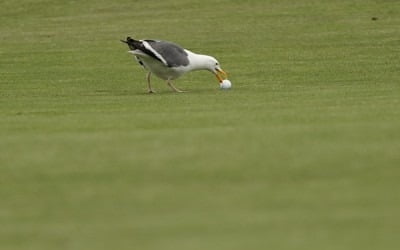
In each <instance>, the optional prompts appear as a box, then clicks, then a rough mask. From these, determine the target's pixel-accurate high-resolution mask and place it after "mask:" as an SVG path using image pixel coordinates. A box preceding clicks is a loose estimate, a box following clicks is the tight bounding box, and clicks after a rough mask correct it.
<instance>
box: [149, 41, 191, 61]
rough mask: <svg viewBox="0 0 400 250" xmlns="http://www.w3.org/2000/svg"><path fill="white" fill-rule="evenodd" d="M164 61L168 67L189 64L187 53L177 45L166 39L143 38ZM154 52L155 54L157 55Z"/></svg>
mask: <svg viewBox="0 0 400 250" xmlns="http://www.w3.org/2000/svg"><path fill="white" fill-rule="evenodd" d="M145 41H146V42H147V43H148V44H149V45H150V46H151V48H152V49H153V50H154V51H155V52H157V54H158V55H160V56H161V57H162V59H163V60H164V61H165V62H166V64H167V66H168V67H179V66H187V65H189V59H188V54H187V53H186V51H185V50H184V49H183V48H182V47H180V46H179V45H177V44H175V43H171V42H167V41H155V40H145ZM157 54H156V56H158V55H157Z"/></svg>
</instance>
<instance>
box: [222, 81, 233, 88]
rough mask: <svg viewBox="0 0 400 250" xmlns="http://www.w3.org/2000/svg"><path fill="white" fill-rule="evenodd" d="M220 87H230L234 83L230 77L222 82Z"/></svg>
mask: <svg viewBox="0 0 400 250" xmlns="http://www.w3.org/2000/svg"><path fill="white" fill-rule="evenodd" d="M220 87H221V89H230V88H231V87H232V83H231V81H229V80H228V79H225V80H223V81H222V82H221V83H220Z"/></svg>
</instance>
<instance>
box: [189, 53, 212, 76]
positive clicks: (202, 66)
mask: <svg viewBox="0 0 400 250" xmlns="http://www.w3.org/2000/svg"><path fill="white" fill-rule="evenodd" d="M188 54H189V60H190V62H191V63H190V69H191V70H192V71H194V70H210V67H209V61H210V56H207V55H201V54H196V53H193V52H191V51H188Z"/></svg>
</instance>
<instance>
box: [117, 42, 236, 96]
mask: <svg viewBox="0 0 400 250" xmlns="http://www.w3.org/2000/svg"><path fill="white" fill-rule="evenodd" d="M121 42H123V43H126V44H127V45H128V47H129V49H130V50H129V51H128V52H129V53H131V54H133V55H134V56H135V58H136V60H137V61H138V62H139V63H140V64H141V65H142V66H143V67H144V68H145V69H146V70H148V73H147V84H148V91H149V93H154V90H153V88H152V87H151V82H150V78H151V74H152V73H153V74H154V75H156V76H157V77H159V78H161V79H163V80H165V81H166V82H167V84H168V86H169V87H171V89H172V90H173V91H175V92H179V93H181V92H184V91H182V90H180V89H178V88H177V87H175V86H174V85H173V83H172V80H175V79H177V78H178V77H180V76H182V75H183V74H185V73H187V72H190V71H194V70H208V71H210V72H212V73H213V74H214V75H215V76H216V77H217V79H218V81H219V83H220V84H221V83H222V81H223V80H224V78H227V77H228V76H227V73H226V72H225V71H223V70H222V69H221V66H220V64H219V62H218V61H217V60H216V59H215V58H214V57H212V56H208V55H201V54H196V53H194V52H192V51H190V50H187V49H184V48H182V47H181V46H179V45H177V44H175V43H172V42H168V41H160V40H147V39H146V40H135V39H132V38H131V37H127V38H126V41H124V40H121Z"/></svg>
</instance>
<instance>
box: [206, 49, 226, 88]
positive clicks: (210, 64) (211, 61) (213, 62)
mask: <svg viewBox="0 0 400 250" xmlns="http://www.w3.org/2000/svg"><path fill="white" fill-rule="evenodd" d="M205 68H206V69H207V70H209V71H211V72H212V73H214V75H215V76H216V77H217V79H218V81H219V82H220V83H221V82H222V81H223V80H224V79H226V78H228V74H227V73H226V72H225V71H223V70H222V68H221V65H220V64H219V62H218V61H217V59H215V58H214V57H212V56H207V60H205Z"/></svg>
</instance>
